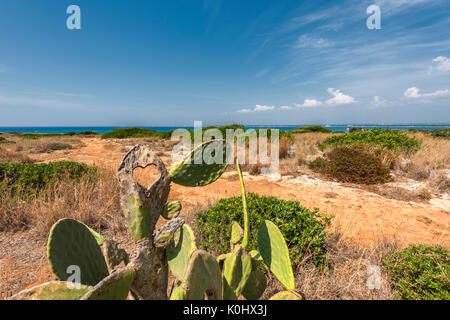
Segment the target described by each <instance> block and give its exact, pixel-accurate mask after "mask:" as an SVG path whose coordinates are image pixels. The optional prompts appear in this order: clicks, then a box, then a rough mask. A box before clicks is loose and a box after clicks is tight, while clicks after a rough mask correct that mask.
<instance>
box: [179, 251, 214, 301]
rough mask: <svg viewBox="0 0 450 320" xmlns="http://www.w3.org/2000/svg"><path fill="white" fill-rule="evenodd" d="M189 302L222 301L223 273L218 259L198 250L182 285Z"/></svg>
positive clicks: (193, 256) (193, 255) (190, 262)
mask: <svg viewBox="0 0 450 320" xmlns="http://www.w3.org/2000/svg"><path fill="white" fill-rule="evenodd" d="M182 288H183V289H184V290H185V291H186V298H187V300H203V299H204V297H205V295H206V296H207V297H208V298H209V299H210V300H221V299H222V272H221V270H220V267H219V264H218V263H217V261H216V259H215V258H214V257H213V256H212V255H210V254H209V253H207V252H206V251H203V250H196V251H195V252H194V253H193V254H192V256H191V259H190V261H189V265H188V268H187V270H186V275H185V278H184V281H183V284H182Z"/></svg>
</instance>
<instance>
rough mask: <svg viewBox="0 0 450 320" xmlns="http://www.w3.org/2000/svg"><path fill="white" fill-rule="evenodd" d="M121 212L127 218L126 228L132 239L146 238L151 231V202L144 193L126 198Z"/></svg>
mask: <svg viewBox="0 0 450 320" xmlns="http://www.w3.org/2000/svg"><path fill="white" fill-rule="evenodd" d="M123 212H124V215H125V217H126V218H127V220H128V229H129V230H130V234H131V236H132V238H133V240H135V241H137V240H141V239H145V238H148V237H149V236H150V232H151V227H150V224H151V221H150V216H151V204H150V201H149V200H148V199H146V197H145V195H144V194H141V195H134V196H131V197H130V198H128V199H127V202H126V204H124V208H123Z"/></svg>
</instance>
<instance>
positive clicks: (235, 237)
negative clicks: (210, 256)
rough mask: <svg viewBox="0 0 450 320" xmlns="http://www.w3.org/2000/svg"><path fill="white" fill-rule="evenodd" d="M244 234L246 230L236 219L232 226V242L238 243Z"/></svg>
mask: <svg viewBox="0 0 450 320" xmlns="http://www.w3.org/2000/svg"><path fill="white" fill-rule="evenodd" d="M243 236H244V230H243V229H242V227H241V226H240V225H239V223H237V222H236V221H233V224H232V227H231V243H232V244H238V243H239V242H240V241H241V240H242V237H243Z"/></svg>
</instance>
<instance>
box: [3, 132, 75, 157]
mask: <svg viewBox="0 0 450 320" xmlns="http://www.w3.org/2000/svg"><path fill="white" fill-rule="evenodd" d="M8 139H9V140H13V141H15V142H16V143H15V144H14V145H11V147H10V148H11V150H12V149H13V148H14V149H15V151H16V152H24V153H29V154H33V153H45V152H52V151H53V150H51V148H49V145H51V144H55V143H58V144H65V145H70V146H71V147H72V148H74V149H77V148H80V147H82V146H84V144H83V142H82V141H81V139H80V138H78V137H70V136H67V137H43V138H39V139H23V138H21V137H17V136H15V135H8Z"/></svg>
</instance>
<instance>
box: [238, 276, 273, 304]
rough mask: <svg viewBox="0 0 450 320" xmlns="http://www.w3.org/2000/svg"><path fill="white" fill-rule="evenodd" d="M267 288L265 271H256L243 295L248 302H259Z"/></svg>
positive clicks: (249, 279)
mask: <svg viewBox="0 0 450 320" xmlns="http://www.w3.org/2000/svg"><path fill="white" fill-rule="evenodd" d="M266 287H267V279H266V274H265V273H264V271H261V270H254V271H252V273H251V274H250V277H249V278H248V280H247V283H246V284H245V288H244V290H242V295H243V296H244V297H245V299H247V300H258V299H259V298H260V297H261V296H262V294H263V293H264V291H265V290H266Z"/></svg>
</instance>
